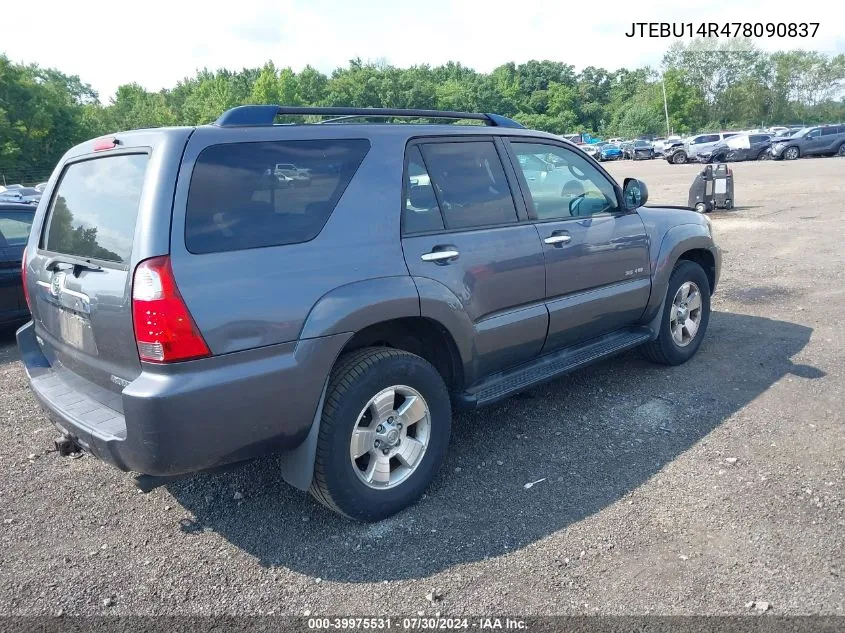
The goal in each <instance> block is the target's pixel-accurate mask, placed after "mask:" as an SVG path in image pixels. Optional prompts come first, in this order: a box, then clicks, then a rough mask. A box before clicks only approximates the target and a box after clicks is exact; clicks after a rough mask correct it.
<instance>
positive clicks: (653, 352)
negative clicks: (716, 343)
mask: <svg viewBox="0 0 845 633" xmlns="http://www.w3.org/2000/svg"><path fill="white" fill-rule="evenodd" d="M709 322H710V282H709V281H708V280H707V275H706V274H705V273H704V269H703V268H701V266H699V265H698V264H696V263H695V262H691V261H686V260H681V261H680V262H678V264H677V265H676V266H675V270H674V271H673V272H672V276H671V277H670V278H669V287H668V288H667V290H666V300H665V301H664V306H663V316H662V317H661V320H660V329H659V331H658V335H657V338H656V339H655V340H653V341H650V342H648V343H646V344H645V345H643V346H642V348H641V350H642V354H643V356H645V357H646V358H647V359H648V360H650V361H652V362H654V363H660V364H662V365H680V364H682V363H685V362H686V361H688V360H689V359H690V358H692V357H693V356H694V355H695V353H696V352H697V351H698V348H699V346H700V345H701V340H702V339H703V338H704V333H705V332H706V331H707V324H708V323H709Z"/></svg>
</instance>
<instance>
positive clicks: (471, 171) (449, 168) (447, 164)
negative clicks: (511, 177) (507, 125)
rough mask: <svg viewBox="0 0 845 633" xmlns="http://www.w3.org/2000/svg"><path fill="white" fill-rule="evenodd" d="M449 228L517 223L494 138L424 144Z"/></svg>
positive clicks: (423, 153) (433, 181)
mask: <svg viewBox="0 0 845 633" xmlns="http://www.w3.org/2000/svg"><path fill="white" fill-rule="evenodd" d="M422 157H423V159H424V160H425V165H426V167H427V168H428V175H429V176H430V177H431V181H432V183H433V185H434V188H435V190H436V192H437V195H438V197H439V202H440V203H441V205H442V211H443V219H444V221H445V223H446V228H447V229H465V228H472V227H479V226H492V225H498V224H512V223H516V221H517V217H516V207H515V206H514V202H513V197H512V196H511V191H510V187H509V186H508V181H507V179H506V177H505V170H504V168H503V167H502V161H501V160H500V159H499V153H498V152H497V151H496V146H495V145H493V142H492V141H471V142H467V143H432V144H427V145H422Z"/></svg>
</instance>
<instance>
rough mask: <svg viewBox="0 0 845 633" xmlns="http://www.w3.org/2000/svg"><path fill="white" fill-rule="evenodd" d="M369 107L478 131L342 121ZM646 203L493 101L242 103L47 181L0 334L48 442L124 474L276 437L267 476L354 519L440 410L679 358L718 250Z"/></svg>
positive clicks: (83, 149) (139, 135)
mask: <svg viewBox="0 0 845 633" xmlns="http://www.w3.org/2000/svg"><path fill="white" fill-rule="evenodd" d="M280 114H284V115H285V116H292V115H309V114H310V115H322V116H324V117H325V116H330V117H331V116H333V117H344V118H343V119H342V121H343V122H340V121H337V120H336V122H335V123H332V122H324V123H323V124H302V125H290V124H287V125H274V120H275V118H276V117H277V116H278V115H280ZM374 116H383V117H388V118H397V117H405V118H410V119H411V120H417V121H418V120H420V119H430V120H438V121H443V120H454V119H456V118H457V119H466V120H468V121H469V122H474V123H483V124H485V125H431V124H394V123H391V124H360V123H355V122H354V120H355V117H363V118H367V119H371V118H372V117H374ZM285 164H294V165H296V167H297V169H300V170H307V173H308V174H309V178H310V184H309V185H308V186H307V187H289V186H287V185H286V184H285V183H283V182H281V181H280V180H279V178H278V177H277V176H276V175H275V174H274V170H275V169H276V166H278V165H285ZM647 198H648V192H647V189H646V187H645V185H644V184H643V183H641V182H639V181H638V180H634V179H628V180H626V182H625V186H624V187H620V186H619V184H617V183H616V182H615V181H614V180H613V178H612V177H611V176H610V175H609V174H608V173H607V172H605V171H604V170H603V169H602V168H601V166H599V165H598V164H597V163H596V162H595V161H594V160H592V159H590V158H588V157H587V156H586V155H585V154H584V153H583V152H581V151H580V150H578V149H577V148H576V147H575V146H574V145H573V144H571V143H569V142H567V141H563V140H561V139H559V138H558V137H555V136H553V135H551V134H545V133H543V132H537V131H532V130H526V129H523V128H522V127H521V126H519V125H518V124H517V123H515V122H513V121H511V120H509V119H506V118H503V117H501V116H498V115H495V114H477V113H454V112H432V111H424V110H375V109H354V108H280V107H278V106H242V107H239V108H235V109H233V110H230V111H228V112H226V113H225V114H223V115H222V116H221V117H220V119H218V121H217V122H216V123H215V124H213V125H207V126H200V127H195V128H162V129H154V130H139V131H135V132H125V133H120V134H116V135H114V136H110V137H106V138H99V139H95V140H93V141H90V142H86V143H83V144H81V145H79V146H77V147H74V148H73V149H71V150H70V151H69V152H68V153H67V154H66V155H65V156H64V157H63V158H62V160H61V162H60V163H59V165H58V166H57V167H56V169H55V172H54V174H53V176H52V177H51V178H50V181H49V184H48V186H47V188H46V189H45V192H44V198H43V200H42V202H41V204H40V205H39V207H38V211H37V213H36V217H35V223H34V225H33V231H32V233H31V235H30V237H29V240H28V243H27V246H26V250H25V252H24V262H23V279H24V289H25V291H26V296H27V301H28V303H29V305H30V307H31V309H32V315H33V320H32V321H31V322H30V323H28V324H27V325H26V326H24V327H23V328H21V329H20V330H19V331H18V334H17V339H18V345H19V347H20V351H21V357H22V360H23V363H24V366H25V368H26V371H27V374H28V377H29V380H30V383H31V386H32V389H33V391H34V393H35V395H36V396H37V398H38V400H39V401H40V403H41V404H42V406H43V407H44V408H45V409H46V410H47V411H48V412H49V414H50V417H51V419H52V420H53V421H54V422H55V424H56V425H57V426H58V427H59V429H60V431H61V433H62V436H63V439H62V445H66V444H67V443H76V444H78V445H80V446H81V447H83V448H84V449H86V450H88V451H90V452H91V453H93V454H95V455H97V456H99V457H100V458H102V459H104V460H106V461H108V462H110V463H112V464H114V465H116V466H117V467H118V468H121V469H124V470H131V471H136V472H139V473H144V474H146V475H149V476H153V477H154V479H152V480H151V479H150V478H149V477H147V478H142V481H145V482H147V483H146V484H145V485H154V484H155V482H162V481H166V480H167V477H171V476H178V475H182V474H185V473H190V472H195V471H200V470H204V469H210V468H215V467H217V466H221V465H223V464H227V463H230V462H235V461H239V460H243V459H247V458H250V457H253V456H256V455H261V454H264V453H267V452H281V453H282V454H283V457H282V459H281V460H280V461H281V464H282V466H281V467H282V474H283V476H284V478H285V479H286V480H287V481H288V482H290V483H291V484H293V485H294V486H296V487H298V488H301V489H303V490H310V491H311V493H312V494H313V495H314V497H315V498H317V499H318V500H319V501H320V502H322V503H324V504H325V505H326V506H328V507H330V508H332V509H334V510H336V511H338V512H341V513H343V514H345V515H347V516H350V517H353V518H355V519H360V520H365V521H371V520H377V519H381V518H384V517H386V516H389V515H391V514H393V513H395V512H397V511H399V510H401V509H402V508H404V507H406V506H407V505H408V504H410V503H413V502H414V501H415V500H417V499H418V498H419V497H420V496H421V495H422V494H423V492H424V490H425V489H426V487H427V486H428V485H429V483H430V482H431V480H432V478H433V477H434V476H435V474H436V473H437V471H438V469H439V468H440V466H441V464H442V462H443V459H444V456H445V453H446V450H447V447H448V444H449V437H450V432H451V424H452V410H453V408H468V409H472V408H477V407H481V406H485V405H488V404H491V403H494V402H498V401H500V400H501V399H503V398H506V397H508V396H510V395H511V394H514V393H517V392H520V391H523V390H525V389H527V388H529V387H531V386H533V385H536V384H538V383H540V382H543V381H547V380H550V379H552V378H554V377H556V376H560V375H561V374H563V373H566V372H568V371H572V370H575V369H577V368H579V367H583V366H584V365H586V364H589V363H591V362H594V361H596V360H599V359H601V358H605V357H607V356H610V355H613V354H616V353H619V352H621V351H623V350H626V349H630V348H634V347H639V348H640V349H642V351H643V353H644V354H645V355H646V356H647V357H648V358H650V359H651V360H653V361H655V362H659V363H664V364H668V365H676V364H679V363H683V362H685V361H686V360H688V359H689V358H691V357H692V356H693V354H695V352H696V350H697V349H698V347H699V345H700V344H701V341H702V338H703V337H704V335H705V332H706V330H707V324H708V320H709V315H710V296H711V294H712V292H713V291H714V289H715V287H716V284H717V282H718V278H719V270H720V251H719V249H718V248H717V247H716V246H715V244H714V243H713V239H712V236H711V231H710V223H709V220H708V219H707V218H706V217H705V216H703V215H701V214H698V213H695V212H694V211H692V210H689V209H683V208H648V207H644V206H643V205H644V203H645V202H646V201H647ZM502 423H503V424H504V423H506V421H505V420H503V421H502ZM155 478H157V479H155Z"/></svg>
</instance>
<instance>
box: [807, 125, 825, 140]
mask: <svg viewBox="0 0 845 633" xmlns="http://www.w3.org/2000/svg"><path fill="white" fill-rule="evenodd" d="M821 133H822V130H821V128H818V127H817V128H815V129H814V130H810V133H809V135H808V136H809V137H810V138H817V137H819V136H821Z"/></svg>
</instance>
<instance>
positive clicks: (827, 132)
mask: <svg viewBox="0 0 845 633" xmlns="http://www.w3.org/2000/svg"><path fill="white" fill-rule="evenodd" d="M834 134H839V128H838V127H834V126H831V127H823V128H822V136H833V135H834Z"/></svg>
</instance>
